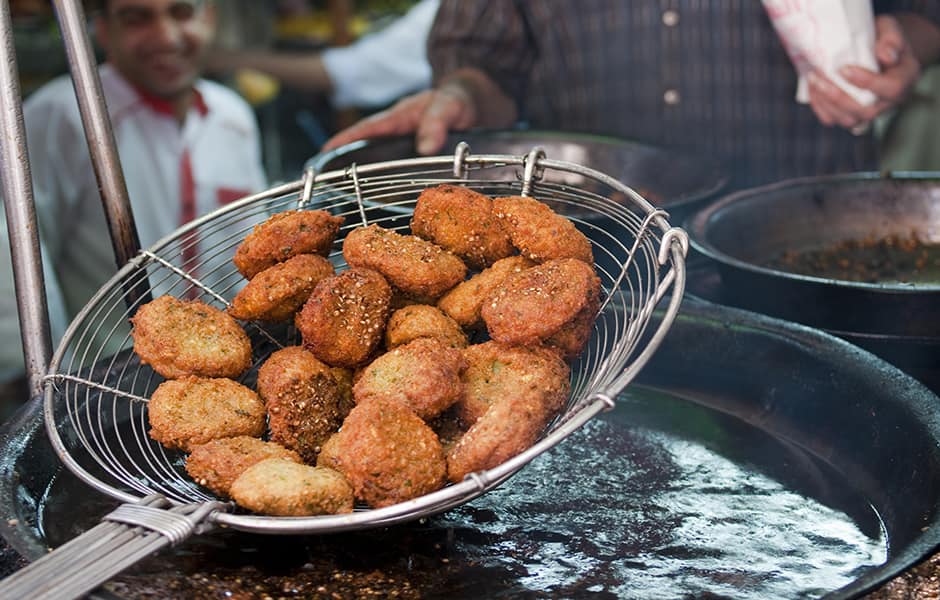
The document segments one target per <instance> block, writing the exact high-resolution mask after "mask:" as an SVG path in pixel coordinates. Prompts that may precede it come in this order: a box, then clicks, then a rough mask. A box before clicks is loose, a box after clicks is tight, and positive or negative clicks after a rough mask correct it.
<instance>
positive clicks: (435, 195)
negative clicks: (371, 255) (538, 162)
mask: <svg viewBox="0 0 940 600" xmlns="http://www.w3.org/2000/svg"><path fill="white" fill-rule="evenodd" d="M411 231H412V232H413V233H414V234H415V235H416V236H418V237H420V238H424V239H426V240H429V241H431V242H434V243H435V244H437V245H438V246H440V247H441V248H444V249H445V250H449V251H451V252H453V253H454V254H456V255H457V256H459V257H460V258H462V259H463V260H464V262H465V263H467V265H469V266H470V267H471V268H474V269H477V270H479V269H484V268H486V267H488V266H490V265H491V264H493V263H494V262H496V261H497V260H499V259H501V258H505V257H507V256H509V255H511V254H514V253H515V248H514V247H513V245H512V243H511V242H510V241H509V234H508V233H506V231H505V230H504V229H503V227H502V225H501V224H500V222H499V219H497V218H496V215H495V214H494V213H493V200H492V198H490V197H489V196H487V195H485V194H481V193H479V192H476V191H474V190H471V189H470V188H467V187H464V186H460V185H450V184H446V183H445V184H442V185H438V186H436V187H431V188H427V189H425V190H424V191H422V192H421V194H420V195H419V196H418V202H417V203H416V204H415V210H414V214H413V215H412V218H411Z"/></svg>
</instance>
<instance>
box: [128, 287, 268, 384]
mask: <svg viewBox="0 0 940 600" xmlns="http://www.w3.org/2000/svg"><path fill="white" fill-rule="evenodd" d="M131 325H133V329H132V330H131V336H132V337H133V338H134V352H136V353H137V355H138V356H139V357H140V359H141V361H142V362H144V363H145V364H148V365H150V366H151V367H153V370H154V371H156V372H157V373H159V374H160V375H163V376H164V377H167V378H177V377H183V376H186V375H198V376H201V377H238V376H239V375H241V374H242V373H243V372H244V371H245V370H246V369H248V367H250V366H251V341H250V340H249V339H248V336H247V335H246V334H245V331H244V330H243V329H242V328H241V326H240V325H239V324H238V323H237V322H236V321H235V319H233V318H232V317H230V316H229V315H227V314H225V313H224V312H222V311H221V310H219V309H217V308H215V307H214V306H209V305H208V304H205V303H203V302H200V301H198V300H192V301H185V300H178V299H177V298H174V297H173V296H160V297H159V298H156V299H155V300H153V301H152V302H148V303H147V304H144V305H143V306H141V307H140V308H138V309H137V313H136V314H135V315H134V316H133V317H132V318H131Z"/></svg>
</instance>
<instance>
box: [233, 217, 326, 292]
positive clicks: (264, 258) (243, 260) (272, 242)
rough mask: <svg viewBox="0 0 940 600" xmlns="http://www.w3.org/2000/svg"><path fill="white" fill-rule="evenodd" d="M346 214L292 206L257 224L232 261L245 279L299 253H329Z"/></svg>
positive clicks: (236, 251)
mask: <svg viewBox="0 0 940 600" xmlns="http://www.w3.org/2000/svg"><path fill="white" fill-rule="evenodd" d="M342 224H343V218H342V217H334V216H333V215H331V214H330V213H328V212H326V211H325V210H288V211H284V212H281V213H277V214H276V215H273V216H271V217H270V218H268V219H267V220H266V221H264V222H262V223H259V224H258V225H255V227H254V229H252V231H251V233H249V234H248V235H246V236H245V239H244V240H242V243H241V244H239V246H238V248H237V249H236V250H235V256H234V257H233V258H232V262H234V263H235V268H236V269H238V272H239V273H241V274H242V275H243V276H244V277H245V279H251V278H252V277H254V276H255V275H257V274H258V273H260V272H261V271H264V270H265V269H267V268H270V267H273V266H274V265H276V264H277V263H279V262H284V261H285V260H287V259H288V258H291V257H292V256H297V255H298V254H319V255H320V256H326V255H328V254H329V253H330V248H331V247H332V245H333V241H334V240H336V236H337V235H338V234H339V228H340V225H342Z"/></svg>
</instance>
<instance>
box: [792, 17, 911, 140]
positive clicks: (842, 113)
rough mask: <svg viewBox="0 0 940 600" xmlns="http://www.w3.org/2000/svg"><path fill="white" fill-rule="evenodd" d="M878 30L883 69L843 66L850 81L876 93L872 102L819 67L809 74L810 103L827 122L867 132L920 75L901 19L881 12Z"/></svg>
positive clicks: (877, 52)
mask: <svg viewBox="0 0 940 600" xmlns="http://www.w3.org/2000/svg"><path fill="white" fill-rule="evenodd" d="M875 33H876V39H875V58H876V59H877V61H878V64H879V67H880V69H881V71H880V72H878V71H872V70H870V69H866V68H864V67H861V66H858V65H846V66H844V67H842V68H841V69H839V76H840V77H842V78H843V79H844V80H845V81H846V82H848V83H850V84H852V85H853V86H855V87H857V88H859V89H862V90H868V91H870V92H871V93H872V94H874V96H875V98H876V99H875V101H874V102H873V103H872V104H869V105H863V104H860V103H859V102H857V101H856V100H855V99H854V98H853V97H852V96H850V95H849V94H848V93H846V92H845V91H844V90H843V89H841V88H840V87H839V86H838V85H836V84H835V83H833V82H832V81H831V80H830V79H828V78H826V77H825V76H824V75H822V74H821V73H820V72H818V71H814V72H812V73H810V75H809V76H808V77H807V80H808V82H809V95H810V104H811V106H812V109H813V112H814V113H815V114H816V116H817V118H818V119H819V120H820V122H822V123H823V124H825V125H830V126H832V125H836V126H841V127H845V128H847V129H849V130H851V131H852V132H853V133H856V134H858V133H860V132H864V131H865V130H866V129H867V126H868V124H869V123H870V122H871V121H872V120H873V119H874V118H875V117H877V116H878V115H880V114H881V113H883V112H884V111H886V110H888V109H889V108H891V107H893V106H895V105H897V104H898V103H900V102H902V101H903V100H904V99H905V98H906V97H907V95H908V93H909V92H910V90H911V88H912V87H913V86H914V84H915V83H916V82H917V79H918V78H919V77H920V63H919V62H918V61H917V58H916V57H915V56H914V53H913V52H912V50H911V47H910V44H908V42H907V38H906V37H905V36H904V32H903V30H902V29H901V26H900V24H899V23H898V21H897V19H895V18H894V17H891V16H879V17H878V18H877V19H876V20H875Z"/></svg>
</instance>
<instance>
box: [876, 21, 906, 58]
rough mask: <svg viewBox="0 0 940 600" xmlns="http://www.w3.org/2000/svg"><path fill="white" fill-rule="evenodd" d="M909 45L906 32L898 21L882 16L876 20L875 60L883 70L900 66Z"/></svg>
mask: <svg viewBox="0 0 940 600" xmlns="http://www.w3.org/2000/svg"><path fill="white" fill-rule="evenodd" d="M906 45H907V41H906V38H905V37H904V32H903V30H902V29H901V25H900V23H898V21H897V19H895V18H894V17H892V16H890V15H881V16H879V17H877V18H876V19H875V58H876V59H877V60H878V64H879V65H881V68H882V69H887V68H890V67H893V66H895V65H897V64H898V61H899V60H900V58H901V54H902V52H903V50H904V47H905V46H906Z"/></svg>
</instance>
